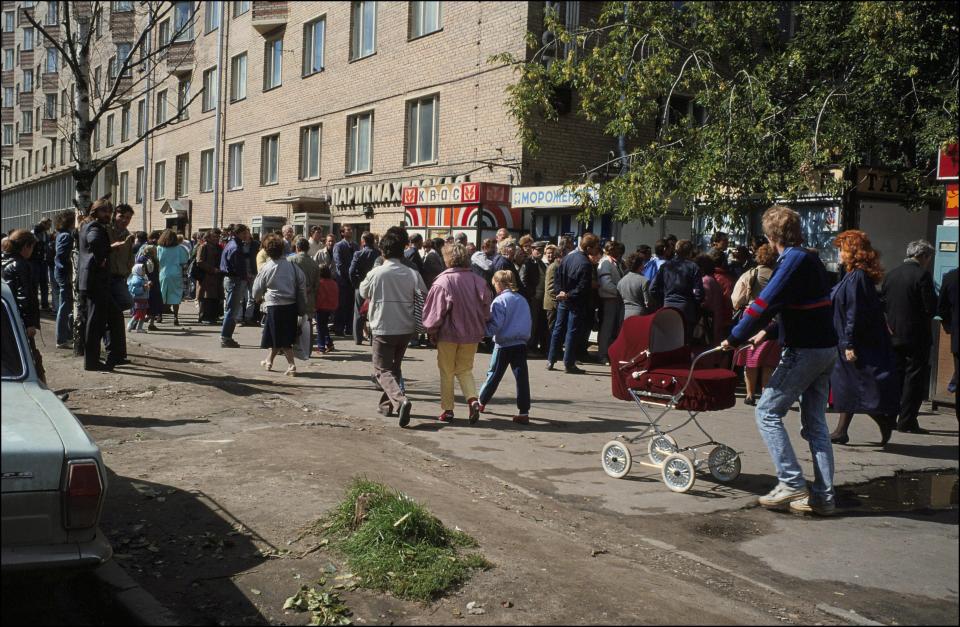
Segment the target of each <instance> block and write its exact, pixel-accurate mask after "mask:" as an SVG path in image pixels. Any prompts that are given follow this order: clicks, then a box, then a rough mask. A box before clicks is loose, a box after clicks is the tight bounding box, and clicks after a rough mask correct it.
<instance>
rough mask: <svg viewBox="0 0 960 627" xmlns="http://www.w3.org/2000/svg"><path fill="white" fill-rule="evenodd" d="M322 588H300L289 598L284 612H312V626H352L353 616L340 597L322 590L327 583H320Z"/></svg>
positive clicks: (284, 606)
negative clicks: (351, 617)
mask: <svg viewBox="0 0 960 627" xmlns="http://www.w3.org/2000/svg"><path fill="white" fill-rule="evenodd" d="M318 583H319V584H320V586H321V588H311V587H310V586H300V590H298V591H297V593H296V594H295V595H293V596H292V597H289V598H287V600H286V601H285V602H284V604H283V609H284V610H296V611H298V612H310V613H311V614H312V616H311V617H310V623H309V624H310V625H351V624H353V623H352V621H351V620H350V618H349V616H350V615H351V614H352V612H351V611H350V608H348V607H347V606H346V605H345V604H344V602H343V601H342V600H341V599H340V595H339V594H338V593H336V592H327V591H326V590H323V589H322V586H324V585H325V584H326V581H325V580H323V579H321V580H320V581H319V582H318Z"/></svg>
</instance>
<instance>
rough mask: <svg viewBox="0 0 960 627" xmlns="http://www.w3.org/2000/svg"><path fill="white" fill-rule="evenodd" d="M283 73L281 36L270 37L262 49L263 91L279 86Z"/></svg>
mask: <svg viewBox="0 0 960 627" xmlns="http://www.w3.org/2000/svg"><path fill="white" fill-rule="evenodd" d="M282 74H283V38H279V39H272V40H270V41H268V42H266V43H265V44H264V49H263V91H267V90H268V89H273V88H274V87H279V86H280V82H281V77H282Z"/></svg>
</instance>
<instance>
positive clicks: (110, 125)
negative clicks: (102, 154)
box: [106, 113, 116, 148]
mask: <svg viewBox="0 0 960 627" xmlns="http://www.w3.org/2000/svg"><path fill="white" fill-rule="evenodd" d="M115 130H116V124H115V118H114V114H112V113H110V114H108V115H107V142H106V144H107V148H110V147H111V146H113V144H114V141H113V135H114V131H115Z"/></svg>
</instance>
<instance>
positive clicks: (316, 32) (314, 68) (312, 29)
mask: <svg viewBox="0 0 960 627" xmlns="http://www.w3.org/2000/svg"><path fill="white" fill-rule="evenodd" d="M326 26H327V20H326V18H320V19H318V20H314V21H312V22H307V23H306V24H304V26H303V75H304V76H310V75H311V74H316V73H317V72H319V71H320V70H322V69H323V40H324V36H325V32H326Z"/></svg>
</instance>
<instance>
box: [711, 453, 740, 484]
mask: <svg viewBox="0 0 960 627" xmlns="http://www.w3.org/2000/svg"><path fill="white" fill-rule="evenodd" d="M707 465H708V466H709V467H710V474H711V475H713V478H714V479H716V480H717V481H719V482H721V483H728V482H730V481H733V480H734V479H736V478H737V477H739V476H740V455H739V454H737V452H736V451H735V450H733V449H732V448H730V447H729V446H727V445H726V444H718V445H717V447H716V448H714V449H713V450H712V451H710V455H709V456H708V457H707Z"/></svg>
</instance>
